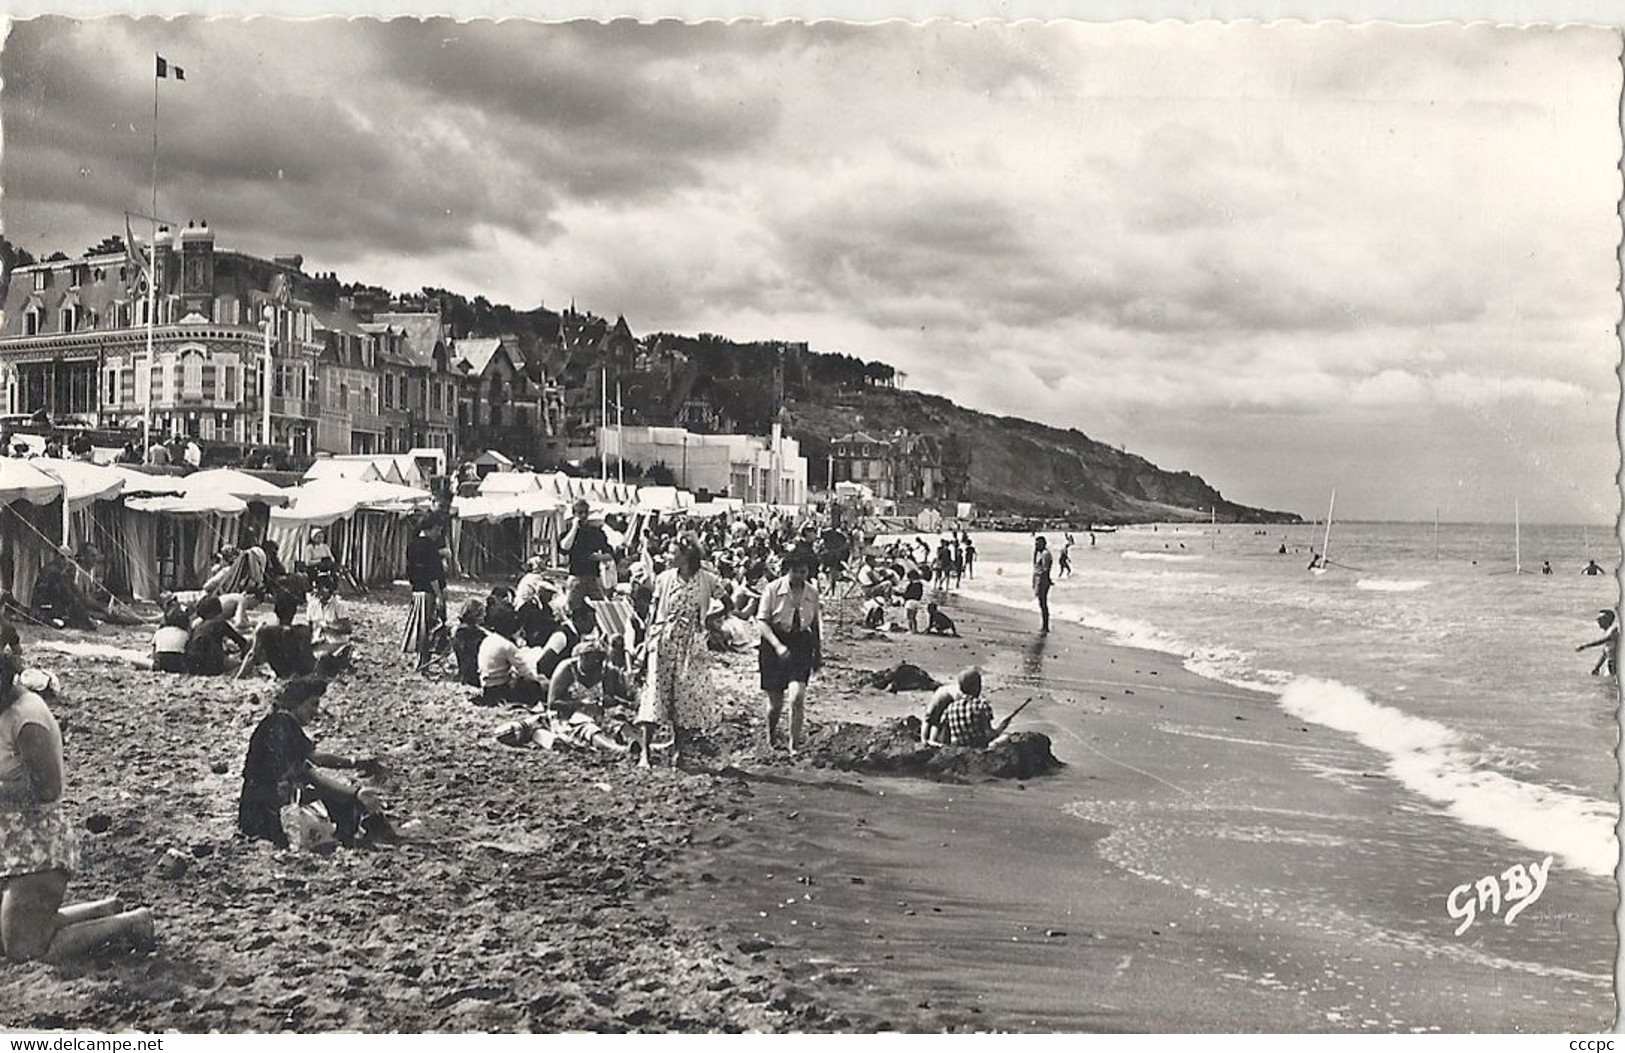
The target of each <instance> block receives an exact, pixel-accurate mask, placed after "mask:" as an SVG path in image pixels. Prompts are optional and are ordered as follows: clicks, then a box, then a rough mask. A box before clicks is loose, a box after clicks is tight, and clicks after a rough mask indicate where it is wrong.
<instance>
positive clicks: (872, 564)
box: [853, 532, 976, 636]
mask: <svg viewBox="0 0 1625 1053" xmlns="http://www.w3.org/2000/svg"><path fill="white" fill-rule="evenodd" d="M975 574H976V544H975V542H974V541H972V540H971V538H970V535H968V534H965V533H962V532H960V533H954V534H950V535H949V536H947V537H944V538H939V539H938V541H937V545H936V548H935V549H934V550H933V549H932V547H931V543H930V542H929V541H927V540H926V539H925V538H923V537H917V538H915V539H914V540H913V541H907V540H904V539H898V540H896V541H893V542H891V543H890V544H888V545H886V546H883V547H881V548H880V549H879V550H878V551H870V552H866V553H865V554H864V555H863V557H862V559H861V560H860V561H858V563H857V564H856V567H855V570H854V571H853V578H854V580H855V581H856V583H857V587H858V589H859V590H860V591H861V594H862V596H863V625H864V628H866V629H873V630H881V631H888V632H902V631H904V630H905V629H906V630H907V631H908V632H910V633H922V632H923V633H931V634H934V635H938V636H958V635H959V629H958V627H957V626H956V625H955V624H954V620H953V618H951V617H949V616H948V614H947V613H946V612H944V611H943V610H942V607H941V602H942V599H943V598H944V597H945V596H946V595H947V593H948V591H949V590H951V589H957V588H958V587H959V585H960V583H961V582H962V581H963V580H964V578H965V577H966V576H967V575H968V576H971V577H974V576H975ZM928 589H929V590H930V597H929V598H927V590H928ZM892 605H900V606H901V609H902V616H903V621H902V623H898V622H896V621H894V620H892V617H891V611H890V608H891V606H892Z"/></svg>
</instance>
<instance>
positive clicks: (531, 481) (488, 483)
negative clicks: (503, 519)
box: [480, 472, 554, 495]
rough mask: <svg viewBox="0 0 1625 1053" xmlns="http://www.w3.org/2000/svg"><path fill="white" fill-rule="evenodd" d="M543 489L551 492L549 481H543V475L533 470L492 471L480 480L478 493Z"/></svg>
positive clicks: (520, 492) (517, 492)
mask: <svg viewBox="0 0 1625 1053" xmlns="http://www.w3.org/2000/svg"><path fill="white" fill-rule="evenodd" d="M541 490H545V491H547V492H548V493H550V494H551V493H553V492H554V491H553V488H552V486H551V484H550V483H548V482H544V480H543V477H542V476H540V475H538V474H537V473H535V472H492V473H491V474H490V475H487V476H486V477H485V478H484V479H481V480H480V493H481V494H482V495H489V494H522V493H526V492H532V493H534V492H537V491H541Z"/></svg>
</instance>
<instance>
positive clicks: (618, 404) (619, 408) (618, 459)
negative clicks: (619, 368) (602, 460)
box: [615, 379, 626, 486]
mask: <svg viewBox="0 0 1625 1053" xmlns="http://www.w3.org/2000/svg"><path fill="white" fill-rule="evenodd" d="M624 410H625V405H624V403H623V401H622V397H621V382H620V380H619V379H617V380H616V381H615V476H616V478H617V479H618V480H619V481H620V484H621V485H622V486H625V485H626V415H625V412H624Z"/></svg>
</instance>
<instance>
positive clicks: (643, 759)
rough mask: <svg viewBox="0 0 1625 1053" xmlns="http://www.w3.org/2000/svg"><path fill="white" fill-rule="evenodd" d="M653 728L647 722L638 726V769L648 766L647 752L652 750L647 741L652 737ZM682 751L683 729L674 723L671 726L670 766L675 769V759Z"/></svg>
mask: <svg viewBox="0 0 1625 1053" xmlns="http://www.w3.org/2000/svg"><path fill="white" fill-rule="evenodd" d="M654 730H655V726H654V725H653V724H651V723H649V722H647V721H645V722H643V723H641V724H639V725H638V767H640V768H647V767H649V766H650V761H649V751H650V750H651V749H652V748H653V746H652V745H651V744H650V742H649V740H650V739H651V738H653V737H654ZM682 750H683V729H682V728H680V727H678V726H677V723H676V721H673V722H672V726H671V766H672V767H673V768H675V767H677V759H678V757H679V756H680V755H681V754H682Z"/></svg>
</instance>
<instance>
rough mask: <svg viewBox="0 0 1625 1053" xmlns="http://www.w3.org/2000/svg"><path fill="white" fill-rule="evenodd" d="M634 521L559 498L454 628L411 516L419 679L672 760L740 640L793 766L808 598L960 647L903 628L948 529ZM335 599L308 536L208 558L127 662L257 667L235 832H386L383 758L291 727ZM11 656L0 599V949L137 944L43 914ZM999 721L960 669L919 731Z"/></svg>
mask: <svg viewBox="0 0 1625 1053" xmlns="http://www.w3.org/2000/svg"><path fill="white" fill-rule="evenodd" d="M641 527H642V528H641V530H639V531H637V532H636V536H635V537H633V538H631V539H629V537H628V534H629V531H628V529H627V524H626V523H625V521H624V520H616V519H614V518H613V517H612V518H611V519H610V520H609V521H607V522H606V520H605V519H604V518H603V517H600V516H598V515H595V514H594V513H593V512H592V510H591V508H590V507H589V506H588V505H587V503H586V502H584V501H582V502H578V503H577V504H576V506H575V507H574V508H573V509H572V513H571V517H570V520H569V522H568V523H566V524H565V526H564V529H563V531H562V534H561V537H560V538H559V542H558V550H557V552H556V553H548V554H546V556H544V555H542V554H537V555H536V556H533V557H532V558H531V559H529V560H527V561H526V563H525V567H524V572H523V573H522V574H521V575H520V576H519V578H518V580H517V581H516V582H514V583H513V585H511V586H510V585H507V584H500V585H497V586H496V587H494V588H491V589H490V590H489V592H488V593H486V594H484V595H481V596H476V597H473V598H470V599H468V600H466V601H465V602H463V603H462V604H461V605H460V608H459V610H458V612H457V616H456V622H455V625H451V624H448V622H447V617H446V612H445V604H446V584H447V583H446V578H447V573H446V568H447V565H448V563H449V559H448V556H449V552H448V534H449V530H448V521H447V519H446V517H445V516H444V514H443V512H441V511H438V510H437V511H435V512H430V513H428V514H426V515H425V516H424V517H423V519H422V522H421V523H419V524H417V525H416V528H415V530H414V532H413V539H412V541H411V543H410V544H409V545H408V550H407V560H406V562H407V577H408V579H409V582H410V584H411V588H412V599H411V608H410V610H409V611H408V623H409V625H408V632H407V634H406V639H405V641H404V642H403V651H405V652H406V653H407V654H409V655H411V656H412V658H413V660H414V661H415V662H416V663H417V665H418V667H419V668H420V669H422V670H423V671H424V672H426V673H430V674H434V673H435V672H436V671H437V670H439V669H440V668H441V667H442V666H446V667H448V668H447V669H446V672H447V674H448V675H449V674H450V673H451V671H452V669H454V670H455V676H456V677H457V679H458V680H459V681H460V682H462V683H463V684H465V685H467V686H468V687H469V688H470V689H473V691H472V694H471V701H472V702H473V703H475V704H478V705H485V706H499V707H511V708H514V709H516V710H518V711H519V712H517V713H516V714H515V716H516V717H517V718H518V719H515V720H512V721H509V722H508V723H507V724H505V725H504V726H503V728H502V729H501V730H500V731H499V737H500V738H501V740H502V741H504V742H507V743H510V744H514V745H519V744H524V743H526V742H527V741H533V740H544V741H547V742H549V743H563V744H566V745H568V746H573V747H577V748H581V749H587V750H596V751H602V752H605V753H609V754H612V755H617V756H625V757H628V758H631V759H635V760H636V762H637V763H638V764H640V765H642V766H648V765H650V764H652V763H654V762H655V761H656V760H663V761H664V762H665V763H669V764H671V765H673V766H675V765H677V763H678V761H679V759H680V758H681V757H682V756H684V755H685V754H687V753H689V752H690V751H692V750H694V749H695V748H696V746H697V745H699V743H698V740H700V739H709V738H712V737H713V735H714V733H715V732H716V730H717V729H718V725H719V723H720V721H721V714H720V713H719V711H718V706H717V693H716V691H715V689H714V687H713V683H712V675H711V674H712V662H711V656H710V652H711V651H713V650H725V649H736V648H743V647H746V646H754V648H755V651H756V666H757V679H758V683H759V685H760V688H761V691H762V694H763V696H764V708H763V716H762V724H763V726H764V731H765V735H764V738H765V745H766V747H767V748H768V749H769V750H781V749H783V750H788V751H789V753H791V754H796V753H798V752H801V751H804V750H805V748H806V745H807V727H806V709H807V690H808V686H809V684H810V683H811V682H812V680H813V679H814V674H815V673H816V672H817V670H818V669H819V668H820V667H821V665H822V661H823V640H824V637H823V621H824V617H825V614H824V609H823V605H824V597H825V595H827V593H828V591H829V590H830V589H832V588H834V587H835V586H836V585H837V584H838V583H841V584H844V583H847V582H850V581H855V582H857V583H858V586H859V587H861V588H862V590H863V592H864V595H865V598H866V599H876V598H882V597H883V599H882V602H883V603H884V602H886V601H891V602H901V603H902V604H903V605H904V608H905V612H906V613H907V614H908V615H910V618H909V620H910V623H911V624H910V628H916V627H918V628H919V629H920V630H921V631H928V632H930V631H935V632H946V633H948V634H956V630H955V628H954V626H953V622H952V620H951V619H948V618H947V617H946V615H944V614H942V612H941V611H940V610H939V609H937V608H936V607H935V604H933V603H924V604H923V609H924V612H925V615H926V624H925V625H923V626H920V625H919V622H920V617H919V616H920V613H921V607H922V601H923V600H924V599H925V596H924V584H925V583H926V582H931V583H933V584H935V585H936V586H937V587H951V583H957V581H958V580H959V578H960V576H961V575H964V574H970V573H974V565H975V548H974V545H973V543H972V542H971V541H970V539H969V538H968V537H965V536H963V535H961V536H959V537H955V538H949V539H945V540H943V541H941V542H939V544H938V546H937V547H936V550H935V551H932V549H931V546H930V545H929V544H927V543H925V542H924V540H923V539H921V540H920V541H919V542H917V543H897V544H895V545H893V546H892V547H890V548H889V549H885V550H880V551H874V550H871V551H869V552H868V554H866V555H863V556H861V557H860V556H858V555H857V553H859V552H862V551H863V550H864V549H866V548H868V546H866V545H865V544H864V540H865V539H863V538H861V537H859V536H857V535H856V534H855V532H848V531H844V530H841V529H840V528H838V527H836V526H834V525H827V526H825V527H824V528H823V529H822V530H820V529H819V528H818V527H815V526H814V525H812V524H800V525H798V524H796V523H795V522H793V521H792V520H791V519H789V518H788V517H785V516H779V515H772V514H768V515H756V516H753V515H731V516H725V517H716V518H714V519H687V518H685V519H661V518H659V517H654V518H653V519H651V520H649V521H647V522H645V523H643V524H641ZM944 553H946V554H944ZM916 555H917V557H918V558H916ZM65 558H66V557H65ZM555 562H558V563H560V564H562V566H561V567H560V568H559V569H558V570H556V571H555V570H552V569H551V565H552V564H554V563H555ZM911 586H912V587H911ZM337 597H338V577H337V566H336V564H335V561H334V559H333V554H332V551H331V549H330V548H329V547H328V546H327V543H326V540H325V539H324V538H323V537H321V536H320V533H319V532H317V533H314V534H312V536H311V537H310V538H309V539H308V540H307V542H306V544H305V545H304V547H303V550H302V552H301V559H300V560H299V561H298V563H297V564H296V565H295V567H294V568H293V569H292V570H289V569H287V568H286V567H284V566H283V564H282V561H281V558H280V553H279V551H278V549H277V546H276V545H275V544H274V543H273V542H271V541H269V540H261V541H259V542H257V543H255V544H249V545H246V546H244V547H242V548H232V549H226V550H222V552H221V553H220V558H219V560H218V561H217V565H216V566H215V567H214V568H213V569H212V571H211V573H210V574H209V575H208V577H207V580H206V581H205V583H204V587H203V588H201V589H199V590H196V591H195V592H191V593H174V594H166V595H165V596H164V597H163V598H162V599H163V611H162V614H161V616H160V620H159V624H158V626H157V628H156V630H155V631H154V633H153V638H152V647H151V653H150V655H149V656H148V657H147V658H146V659H144V660H142V661H141V662H139V663H137V664H138V665H139V667H140V668H143V669H147V670H151V671H153V672H155V673H157V674H160V675H169V674H185V675H192V676H226V675H230V674H235V675H236V676H238V677H242V676H248V675H251V674H253V673H255V672H257V671H259V672H263V673H265V674H267V675H271V676H274V677H275V678H276V684H277V686H276V688H275V692H274V699H273V702H272V705H271V708H270V711H269V712H268V713H266V714H265V715H264V716H263V718H262V719H261V720H259V722H258V723H257V725H256V726H255V727H254V729H253V731H252V733H251V734H250V735H249V737H248V741H247V744H246V753H245V759H244V764H243V773H242V789H241V793H240V796H239V801H238V816H237V827H238V830H239V831H240V833H241V834H242V835H244V836H246V837H249V838H254V839H259V840H264V841H267V842H270V843H271V844H273V845H275V846H279V847H287V846H289V845H290V843H293V841H294V840H296V839H297V831H296V826H297V823H298V822H299V821H300V820H299V817H301V816H307V817H308V816H309V815H311V814H314V815H317V816H319V817H320V819H321V821H323V822H325V824H326V825H327V829H328V832H329V834H330V836H331V837H332V838H333V839H334V840H336V841H337V842H339V843H340V844H353V843H357V842H360V841H368V840H371V841H378V840H390V839H393V838H395V837H397V836H399V835H398V834H397V832H396V830H395V828H394V826H393V824H392V823H391V822H390V820H389V818H388V817H387V816H386V812H385V808H384V803H383V801H382V800H381V798H380V796H379V794H378V792H377V790H376V789H374V788H373V786H372V784H371V783H370V782H369V780H371V779H372V778H374V777H376V776H378V775H379V774H381V773H382V766H381V764H380V763H379V762H378V761H377V760H376V759H373V758H367V757H352V756H345V755H340V754H336V753H332V752H327V751H324V750H322V749H321V748H320V747H319V746H318V745H317V744H316V742H315V741H313V739H312V736H311V729H312V726H313V725H314V724H315V723H316V722H317V721H318V719H319V717H320V713H321V703H322V698H323V695H324V693H325V692H326V690H327V686H328V682H329V679H330V678H331V677H332V676H333V675H335V674H337V673H339V672H341V671H342V669H343V668H344V662H341V661H340V659H341V658H345V657H347V655H346V654H345V652H346V651H347V641H346V640H345V636H344V634H345V631H346V630H347V622H346V620H345V618H344V616H343V610H342V606H341V605H340V603H339V602H338V598H337ZM911 603H912V604H913V605H914V606H913V608H912V609H910V604H911ZM262 605H263V606H264V607H268V608H269V609H268V610H266V611H261V610H260V608H261V607H262ZM301 613H303V615H304V619H303V620H301V617H300V616H301ZM256 614H257V615H258V624H255V617H256ZM21 654H22V647H21V640H20V638H19V634H18V633H17V631H16V627H15V626H13V625H12V624H11V623H10V621H9V620H8V619H7V618H6V617H5V616H4V610H3V607H0V882H3V887H4V892H3V898H0V946H3V948H4V952H5V953H6V954H7V955H8V956H10V957H13V958H31V957H39V956H43V955H53V956H54V955H59V954H61V955H66V954H72V953H75V952H77V951H79V950H82V949H84V948H86V947H89V946H91V945H93V944H96V943H100V942H104V941H107V940H110V939H115V938H122V939H126V940H131V941H135V942H143V941H150V940H151V938H152V933H153V919H152V916H151V913H150V912H149V911H148V910H146V909H144V908H142V909H135V910H126V909H125V908H124V905H123V904H121V903H119V902H118V901H117V900H111V899H110V900H103V901H97V902H95V903H86V904H76V905H72V906H63V904H64V902H65V892H66V888H67V885H68V881H69V878H70V877H71V875H72V873H73V871H74V869H75V867H76V866H77V862H78V855H77V852H78V847H77V840H76V837H75V826H74V824H73V823H72V822H71V821H69V820H68V819H67V818H66V817H65V816H63V815H62V813H61V810H60V807H59V803H60V801H61V797H62V789H61V787H62V781H63V771H62V749H61V734H60V731H59V729H58V727H57V725H56V722H55V720H54V718H53V716H52V714H51V712H50V708H49V705H48V704H47V701H46V699H45V697H43V696H42V695H41V694H40V692H39V691H38V690H30V689H29V688H27V687H24V686H22V685H23V683H24V682H37V681H32V680H29V678H27V677H22V674H23V671H24V665H23V662H22V657H21ZM19 677H22V679H19ZM47 682H48V681H47ZM1011 716H1014V714H1011ZM1009 720H1010V717H1006V719H1005V720H1004V721H1002V722H1000V723H998V724H995V723H994V721H993V719H992V712H991V710H990V709H989V708H988V706H987V703H986V702H985V701H984V700H983V699H982V698H981V674H980V672H979V671H977V670H967V671H965V672H963V673H962V674H961V675H960V676H959V677H958V678H956V680H955V682H954V683H953V684H951V685H950V686H949V687H948V688H945V689H943V691H942V692H939V693H938V695H937V696H936V697H935V698H934V699H933V702H932V705H931V708H930V710H929V712H928V713H927V721H926V732H925V735H926V738H927V741H929V742H932V743H940V744H950V745H965V746H980V745H987V744H988V743H991V742H993V741H994V740H995V739H996V738H997V737H998V736H999V735H1000V734H1001V733H1002V732H1003V731H1004V729H1005V727H1006V726H1007V725H1008V724H1009ZM290 833H294V834H295V838H293V839H291V838H290Z"/></svg>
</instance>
